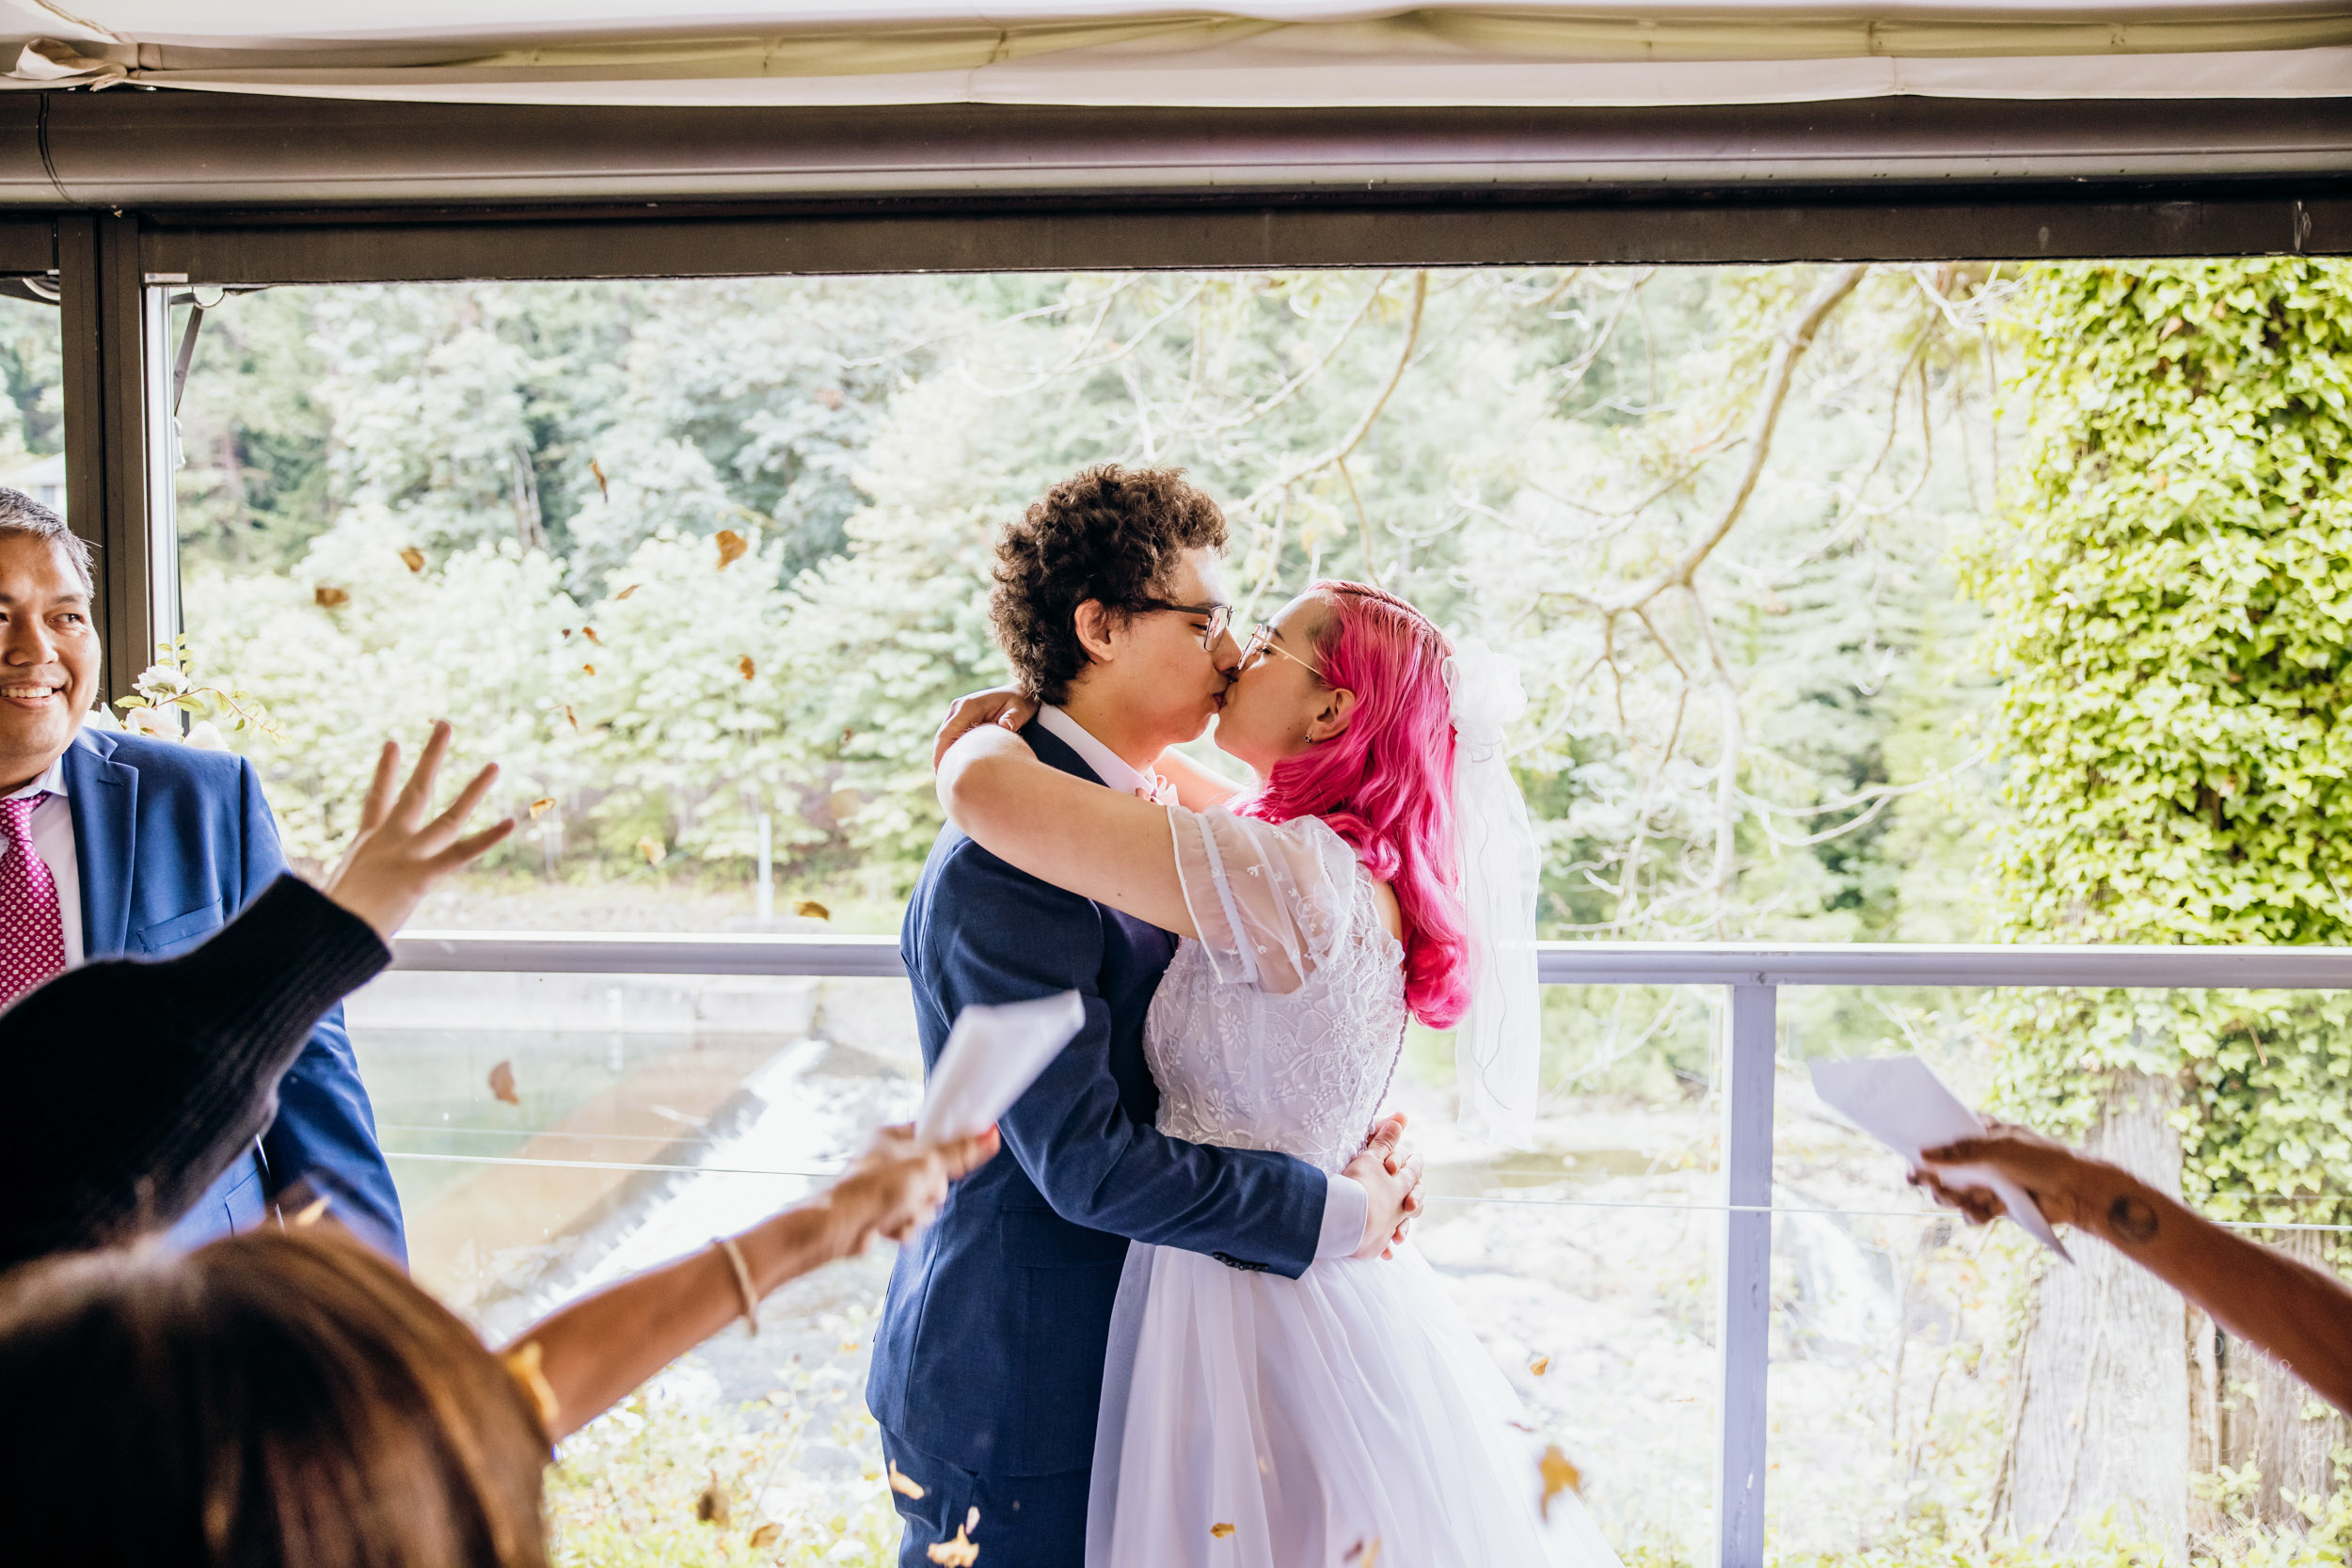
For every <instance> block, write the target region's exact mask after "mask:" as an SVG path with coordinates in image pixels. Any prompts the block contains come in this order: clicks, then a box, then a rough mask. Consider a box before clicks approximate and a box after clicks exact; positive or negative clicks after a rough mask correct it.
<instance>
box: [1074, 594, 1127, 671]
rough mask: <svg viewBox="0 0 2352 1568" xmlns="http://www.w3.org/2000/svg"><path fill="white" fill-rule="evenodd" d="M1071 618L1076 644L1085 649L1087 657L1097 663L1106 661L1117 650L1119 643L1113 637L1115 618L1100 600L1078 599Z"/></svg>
mask: <svg viewBox="0 0 2352 1568" xmlns="http://www.w3.org/2000/svg"><path fill="white" fill-rule="evenodd" d="M1073 619H1074V621H1075V626H1074V628H1073V629H1074V630H1076V632H1077V634H1078V645H1079V646H1080V647H1082V648H1084V649H1085V650H1086V651H1087V657H1089V658H1091V659H1094V660H1096V661H1097V662H1099V663H1107V662H1108V661H1109V660H1110V658H1111V657H1112V656H1113V655H1115V654H1117V653H1118V652H1119V644H1118V642H1117V641H1116V640H1115V637H1114V631H1115V629H1116V622H1115V618H1114V617H1113V616H1112V614H1111V612H1110V611H1109V610H1106V609H1104V605H1103V601H1102V600H1100V599H1086V600H1082V601H1080V603H1079V605H1078V610H1077V614H1076V615H1075V616H1074V617H1073Z"/></svg>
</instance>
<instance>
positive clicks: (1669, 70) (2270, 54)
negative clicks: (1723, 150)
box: [0, 0, 2352, 108]
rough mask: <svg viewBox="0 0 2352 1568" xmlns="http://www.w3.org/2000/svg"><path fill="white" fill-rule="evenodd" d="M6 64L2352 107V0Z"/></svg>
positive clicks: (309, 18)
mask: <svg viewBox="0 0 2352 1568" xmlns="http://www.w3.org/2000/svg"><path fill="white" fill-rule="evenodd" d="M358 22H364V25H355V23H358ZM323 23H326V25H322V24H323ZM0 51H6V55H0V57H14V58H15V59H16V61H17V65H16V68H15V69H14V70H13V71H10V72H9V73H8V78H7V82H6V85H7V86H8V87H19V88H24V87H59V86H77V85H81V86H90V87H106V86H114V85H119V84H123V83H140V84H146V85H151V86H159V87H184V88H200V89H209V90H214V91H231V92H242V93H254V92H262V93H289V94H297V95H303V96H311V97H326V98H358V99H405V100H416V101H427V102H447V103H580V104H605V103H610V104H675V105H702V104H725V103H742V104H769V105H788V104H803V105H826V104H897V103H1001V104H1085V105H1104V106H1120V105H1129V104H1138V105H1139V104H1154V105H1169V106H1189V107H1202V108H1217V107H1232V108H1242V107H1262V108H1283V107H1302V108H1312V107H1373V106H1381V105H1397V106H1438V105H1525V106H1531V107H1534V106H1579V105H1583V106H1597V107H1607V106H1629V107H1630V106H1641V105H1660V104H1695V103H1804V102H1814V101H1825V100H1833V99H1854V98H1870V97H1883V96H1890V95H1905V94H1910V95H1926V96H1938V97H1956V98H1986V99H2042V100H2051V99H2122V98H2154V99H2168V98H2195V99H2251V98H2327V97H2343V96H2352V0H2175V3H2169V4H2168V3H2164V0H2078V3H2076V4H2073V5H2062V4H2054V3H2047V0H1975V3H1953V4H1938V3H1907V0H1896V3H1891V4H1880V5H1864V4H1838V3H1836V0H1831V3H1829V4H1822V5H1804V4H1792V3H1788V0H1644V3H1640V4H1628V3H1620V0H1580V3H1576V4H1560V3H1545V0H1522V3H1520V4H1518V5H1497V4H1491V3H1486V4H1472V3H1466V0H1451V3H1449V0H1436V3H1432V4H1423V5H1419V6H1381V5H1366V4H1361V3H1358V4H1343V3H1339V0H1255V3H1248V4H1234V5H1228V6H1222V7H1215V8H1206V7H1203V8H1182V7H1175V6H1169V5H1168V4H1164V3H1163V4H1157V5H1153V4H1146V3H1137V0H1101V3H1096V4H1090V5H1089V4H1071V3H1068V0H1064V3H1062V4H1058V5H1055V4H1044V3H1040V0H1000V3H996V4H991V5H986V6H977V5H961V6H959V5H951V4H946V3H944V0H871V3H869V4H865V5H857V6H845V5H841V4H838V3H821V0H808V3H801V4H795V3H793V0H695V8H694V9H692V10H691V11H686V12H681V13H678V14H673V15H669V16H665V17H662V18H660V19H659V20H658V21H654V20H651V19H648V18H646V17H645V16H644V10H643V4H642V0H403V3H401V4H399V5H397V6H386V7H378V8H369V14H367V15H365V16H364V17H355V16H354V15H353V14H351V13H350V12H343V13H341V14H337V15H333V16H331V17H328V16H323V15H322V12H321V8H319V7H318V6H317V5H316V4H315V0H208V3H207V4H205V5H203V6H201V7H191V6H188V5H187V4H185V0H73V4H72V5H71V6H70V7H69V6H64V5H57V6H51V5H47V4H43V3H42V0H0Z"/></svg>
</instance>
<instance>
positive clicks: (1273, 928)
mask: <svg viewBox="0 0 2352 1568" xmlns="http://www.w3.org/2000/svg"><path fill="white" fill-rule="evenodd" d="M1169 815H1170V816H1171V817H1172V819H1173V821H1174V835H1175V840H1176V861H1177V866H1178V869H1179V871H1180V873H1181V874H1182V877H1183V880H1184V901H1185V904H1186V906H1187V907H1188V908H1189V909H1190V911H1191V912H1192V917H1193V921H1194V924H1195V925H1196V926H1197V927H1199V929H1200V941H1198V942H1195V941H1190V940H1186V941H1185V942H1183V943H1181V944H1180V945H1179V946H1178V948H1177V951H1176V957H1175V959H1174V961H1173V962H1171V963H1170V964H1169V965H1168V975H1167V978H1166V979H1164V980H1162V981H1161V982H1160V989H1159V991H1158V993H1157V995H1156V996H1155V997H1154V998H1153V999H1152V1010H1151V1015H1150V1020H1149V1022H1148V1023H1147V1025H1146V1029H1145V1036H1144V1049H1145V1053H1146V1054H1147V1056H1148V1057H1149V1059H1150V1062H1151V1066H1152V1076H1153V1077H1154V1078H1156V1079H1157V1080H1158V1082H1159V1085H1160V1092H1161V1095H1162V1100H1161V1106H1160V1115H1159V1126H1160V1130H1161V1131H1162V1132H1168V1133H1170V1134H1172V1135H1173V1136H1176V1137H1180V1138H1184V1139H1188V1140H1190V1141H1192V1142H1195V1143H1204V1144H1217V1145H1223V1146H1225V1147H1228V1148H1270V1149H1279V1150H1281V1151H1282V1152H1284V1153H1288V1154H1294V1155H1296V1156H1297V1157H1298V1158H1300V1159H1302V1160H1305V1161H1308V1162H1310V1163H1311V1164H1315V1165H1318V1166H1321V1167H1322V1168H1323V1169H1325V1170H1328V1171H1337V1170H1339V1169H1340V1168H1341V1167H1342V1166H1343V1165H1344V1164H1346V1163H1347V1162H1348V1160H1350V1159H1351V1158H1353V1157H1354V1156H1355V1154H1356V1151H1357V1150H1358V1149H1359V1148H1361V1147H1362V1145H1363V1140H1364V1133H1365V1131H1366V1130H1367V1129H1368V1128H1369V1127H1370V1126H1371V1125H1372V1122H1373V1120H1374V1118H1375V1116H1376V1115H1377V1113H1378V1112H1379V1109H1380V1105H1381V1101H1383V1099H1384V1098H1385V1097H1386V1096H1387V1093H1388V1088H1389V1082H1390V1078H1391V1074H1392V1073H1393V1072H1394V1071H1395V1069H1396V1062H1397V1057H1398V1053H1399V1052H1400V1050H1401V1049H1402V1047H1403V1044H1404V1037H1405V1024H1406V1011H1405V974H1404V950H1403V948H1402V947H1401V946H1400V945H1399V943H1398V942H1397V941H1396V939H1395V938H1393V937H1391V936H1390V935H1389V933H1388V932H1387V930H1386V929H1385V928H1383V927H1382V926H1381V924H1380V919H1379V912H1378V905H1377V903H1376V902H1375V892H1374V886H1375V884H1374V882H1373V879H1372V878H1371V876H1370V874H1369V873H1367V872H1366V871H1365V870H1364V869H1363V867H1362V865H1361V864H1360V863H1359V862H1358V861H1357V859H1356V855H1355V852H1354V851H1353V850H1352V849H1350V848H1349V847H1348V846H1347V844H1346V842H1345V841H1344V840H1343V839H1342V838H1341V837H1340V836H1339V835H1338V834H1337V833H1336V832H1332V831H1331V829H1329V828H1328V827H1327V826H1325V825H1324V823H1322V822H1321V821H1319V820H1317V819H1315V818H1312V817H1306V818H1301V819H1299V820H1297V821H1294V822H1289V823H1284V824H1282V825H1280V826H1279V827H1278V826H1272V825H1269V824H1266V823H1263V822H1257V821H1254V820H1250V819H1248V818H1241V817H1235V816H1231V815H1229V814H1227V813H1225V812H1222V811H1210V812H1201V813H1193V812H1187V811H1184V810H1181V809H1171V811H1170V813H1169ZM1519 1422H1520V1407H1519V1403H1518V1398H1517V1396H1516V1395H1514V1394H1513V1392H1512V1390H1511V1387H1510V1386H1509V1384H1508V1383H1506V1382H1505V1381H1504V1380H1503V1377H1502V1373H1501V1372H1500V1371H1499V1370H1497V1369H1496V1367H1495V1365H1494V1363H1493V1362H1492V1360H1490V1359H1489V1358H1488V1356H1487V1354H1486V1350H1485V1349H1484V1347H1482V1346H1481V1345H1480V1344H1479V1342H1478V1341H1477V1339H1476V1338H1473V1337H1472V1336H1471V1334H1470V1328H1469V1325H1468V1324H1467V1323H1464V1322H1463V1321H1462V1319H1461V1316H1460V1314H1458V1313H1457V1312H1455V1311H1454V1307H1453V1306H1452V1304H1451V1303H1449V1302H1448V1301H1447V1300H1446V1298H1445V1294H1444V1292H1443V1291H1442V1289H1441V1288H1440V1286H1439V1284H1438V1279H1437V1276H1436V1275H1434V1274H1433V1273H1432V1272H1431V1270H1430V1268H1429V1265H1428V1264H1427V1263H1426V1262H1425V1261H1424V1260H1423V1259H1422V1257H1421V1256H1420V1254H1419V1253H1418V1252H1416V1251H1414V1250H1413V1249H1412V1248H1411V1247H1410V1246H1409V1245H1407V1246H1405V1247H1401V1248H1399V1249H1398V1251H1397V1255H1396V1257H1395V1258H1394V1259H1386V1260H1383V1259H1374V1260H1371V1261H1362V1262H1359V1261H1358V1260H1356V1259H1345V1258H1343V1259H1330V1260H1327V1261H1322V1262H1318V1263H1315V1264H1314V1265H1313V1266H1312V1267H1311V1268H1310V1269H1308V1271H1307V1272H1306V1274H1305V1275H1303V1276H1301V1277H1300V1278H1297V1279H1295V1280H1294V1279H1285V1278H1282V1277H1280V1276H1279V1275H1273V1274H1268V1273H1248V1272H1244V1271H1242V1270H1239V1269H1234V1268H1230V1267H1228V1266H1227V1265H1225V1264H1223V1263H1220V1262H1217V1261H1216V1259H1211V1258H1207V1257H1203V1256H1201V1255H1200V1254H1198V1253H1191V1252H1183V1251H1178V1250H1175V1249H1172V1248H1168V1247H1156V1246H1150V1245H1146V1244H1145V1243H1140V1242H1138V1243H1134V1244H1133V1245H1131V1246H1130V1247H1129V1249H1128V1253H1127V1267H1126V1273H1125V1275H1123V1276H1122V1278H1121V1280H1120V1291H1119V1303H1118V1307H1117V1308H1116V1311H1115V1313H1114V1315H1113V1318H1112V1323H1111V1342H1110V1356H1109V1361H1108V1365H1107V1368H1106V1370H1105V1371H1104V1384H1103V1412H1102V1418H1101V1424H1100V1426H1099V1427H1098V1429H1097V1435H1096V1438H1095V1450H1094V1454H1095V1457H1094V1476H1093V1490H1092V1496H1091V1500H1090V1503H1089V1514H1088V1541H1087V1564H1088V1568H1311V1565H1313V1568H1323V1565H1328V1568H1363V1565H1365V1564H1366V1562H1367V1560H1366V1557H1365V1555H1364V1554H1365V1550H1366V1549H1367V1548H1368V1547H1369V1546H1370V1544H1372V1543H1374V1542H1375V1541H1376V1542H1377V1543H1378V1547H1379V1549H1378V1553H1377V1556H1378V1559H1379V1561H1380V1562H1381V1563H1383V1564H1388V1563H1395V1564H1399V1565H1404V1564H1410V1565H1411V1568H1615V1565H1616V1561H1617V1560H1616V1557H1615V1554H1614V1553H1613V1552H1612V1551H1611V1550H1610V1548H1609V1545H1608V1544H1607V1543H1606V1542H1605V1541H1604V1540H1602V1538H1601V1536H1600V1534H1599V1532H1598V1531H1597V1529H1596V1528H1594V1526H1593V1524H1592V1521H1591V1519H1590V1517H1589V1516H1588V1515H1587V1514H1586V1513H1584V1510H1583V1508H1582V1506H1581V1504H1580V1503H1579V1502H1578V1500H1577V1499H1576V1497H1574V1496H1572V1495H1569V1494H1566V1493H1563V1494H1560V1495H1559V1496H1556V1497H1553V1498H1552V1499H1551V1503H1550V1507H1549V1522H1548V1523H1547V1522H1546V1521H1545V1520H1544V1519H1543V1518H1542V1517H1541V1515H1540V1513H1539V1510H1538V1504H1537V1499H1538V1497H1539V1493H1540V1482H1539V1478H1538V1473H1537V1469H1536V1457H1537V1452H1538V1449H1536V1448H1535V1447H1534V1446H1533V1440H1532V1439H1531V1437H1530V1436H1529V1435H1528V1433H1527V1431H1526V1429H1525V1427H1524V1426H1523V1425H1521V1424H1518V1423H1519ZM1228 1526H1230V1527H1231V1528H1230V1529H1228V1528H1225V1527H1228Z"/></svg>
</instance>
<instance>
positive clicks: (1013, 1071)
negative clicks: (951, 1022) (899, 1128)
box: [914, 990, 1087, 1144]
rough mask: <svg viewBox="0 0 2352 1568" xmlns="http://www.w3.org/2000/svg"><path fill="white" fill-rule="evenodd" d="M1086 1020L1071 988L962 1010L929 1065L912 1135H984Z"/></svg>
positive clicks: (937, 1140) (928, 1138)
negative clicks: (1031, 998) (927, 1077)
mask: <svg viewBox="0 0 2352 1568" xmlns="http://www.w3.org/2000/svg"><path fill="white" fill-rule="evenodd" d="M1086 1017H1087V1011H1086V1004H1085V1003H1084V1002H1082V1001H1080V1000H1079V999H1078V993H1077V992H1076V991H1074V990H1066V991H1063V992H1062V993H1061V994H1060V995H1059V996H1043V997H1040V998H1039V999H1038V1000H1036V1001H1035V1002H1004V1003H999V1004H996V1005H994V1006H990V1005H988V1004H985V1003H977V1002H976V1003H974V1004H973V1005H972V1006H968V1007H966V1008H964V1009H963V1011H962V1012H961V1013H959V1014H957V1015H956V1022H955V1027H954V1028H952V1029H950V1030H948V1031H947V1043H946V1045H943V1046H941V1047H940V1048H939V1060H938V1061H937V1062H936V1063H934V1064H933V1065H932V1067H931V1075H930V1083H929V1084H927V1085H925V1086H924V1090H923V1112H922V1115H920V1116H918V1117H915V1119H914V1135H915V1136H916V1137H917V1138H918V1139H920V1140H921V1141H923V1142H924V1143H927V1144H941V1143H948V1142H952V1141H953V1140H955V1139H957V1138H968V1137H971V1136H972V1135H973V1134H975V1133H977V1132H986V1131H988V1129H989V1127H990V1126H991V1125H992V1124H993V1122H994V1121H995V1120H996V1118H997V1117H1001V1116H1003V1115H1004V1114H1005V1113H1006V1112H1007V1111H1009V1110H1010V1109H1011V1108H1012V1102H1013V1101H1016V1100H1018V1099H1020V1098H1021V1096H1022V1095H1023V1094H1024V1093H1025V1092H1026V1091H1027V1089H1028V1087H1029V1085H1031V1084H1034V1083H1036V1082H1037V1075H1038V1074H1039V1073H1041V1072H1043V1071H1044V1070H1045V1064H1046V1063H1048V1062H1050V1061H1052V1060H1053V1059H1054V1054H1055V1053H1057V1052H1058V1051H1059V1050H1061V1048H1062V1047H1063V1046H1065V1045H1068V1044H1069V1043H1070V1040H1071V1037H1072V1036H1073V1035H1075V1034H1077V1032H1078V1029H1079V1026H1080V1025H1081V1024H1083V1023H1085V1022H1086Z"/></svg>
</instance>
